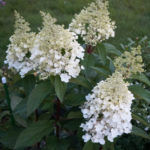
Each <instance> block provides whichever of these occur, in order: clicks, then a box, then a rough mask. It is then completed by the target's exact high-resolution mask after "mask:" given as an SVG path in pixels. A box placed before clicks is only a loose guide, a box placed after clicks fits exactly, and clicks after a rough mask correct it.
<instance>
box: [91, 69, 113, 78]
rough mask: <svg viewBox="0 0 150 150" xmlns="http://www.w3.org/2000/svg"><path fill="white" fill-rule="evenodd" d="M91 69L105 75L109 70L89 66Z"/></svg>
mask: <svg viewBox="0 0 150 150" xmlns="http://www.w3.org/2000/svg"><path fill="white" fill-rule="evenodd" d="M91 68H92V69H94V70H95V71H96V72H97V73H99V74H100V75H103V76H105V77H108V76H109V75H110V72H109V71H108V70H106V69H105V68H100V67H99V68H98V67H91Z"/></svg>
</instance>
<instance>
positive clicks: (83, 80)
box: [70, 76, 91, 89]
mask: <svg viewBox="0 0 150 150" xmlns="http://www.w3.org/2000/svg"><path fill="white" fill-rule="evenodd" d="M70 82H72V83H74V84H77V85H81V86H83V87H85V88H87V89H91V84H90V83H89V81H88V80H87V79H86V78H84V77H82V76H79V77H77V78H72V79H71V80H70Z"/></svg>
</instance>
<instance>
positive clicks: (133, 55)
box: [114, 46, 144, 78]
mask: <svg viewBox="0 0 150 150" xmlns="http://www.w3.org/2000/svg"><path fill="white" fill-rule="evenodd" d="M114 65H115V67H116V71H118V72H120V73H121V74H122V75H123V77H124V78H130V77H131V76H132V75H133V74H136V73H141V72H144V69H143V67H144V64H143V60H142V56H141V46H138V47H137V48H132V49H131V52H128V51H125V52H124V53H123V54H122V55H121V56H120V57H117V58H116V59H115V61H114Z"/></svg>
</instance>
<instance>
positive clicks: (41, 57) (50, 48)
mask: <svg viewBox="0 0 150 150" xmlns="http://www.w3.org/2000/svg"><path fill="white" fill-rule="evenodd" d="M41 15H42V17H43V28H42V29H41V31H40V32H39V34H37V36H36V40H35V42H34V47H33V48H32V50H31V51H32V52H31V57H30V59H31V60H32V61H34V69H35V71H36V72H37V73H38V74H39V76H40V78H41V79H47V78H48V77H49V76H51V75H54V76H56V75H60V78H61V80H62V81H63V82H69V80H70V79H71V78H72V77H73V78H76V77H77V76H78V75H79V73H80V71H81V69H82V67H81V66H80V60H81V59H83V57H84V49H83V48H82V47H81V46H80V44H79V43H78V42H77V41H76V35H75V34H74V33H72V32H69V31H68V30H67V29H64V27H63V26H61V25H56V24H55V22H56V19H54V18H52V17H51V15H50V14H48V13H47V14H46V13H44V12H41Z"/></svg>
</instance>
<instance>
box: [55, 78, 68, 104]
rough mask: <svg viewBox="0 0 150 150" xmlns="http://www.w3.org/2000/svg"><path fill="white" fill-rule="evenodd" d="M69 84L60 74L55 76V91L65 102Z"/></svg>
mask: <svg viewBox="0 0 150 150" xmlns="http://www.w3.org/2000/svg"><path fill="white" fill-rule="evenodd" d="M66 88H67V84H66V83H64V82H62V81H61V79H60V77H59V76H56V77H55V92H56V95H57V97H58V98H59V99H60V101H61V102H63V99H64V95H65V92H66Z"/></svg>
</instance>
